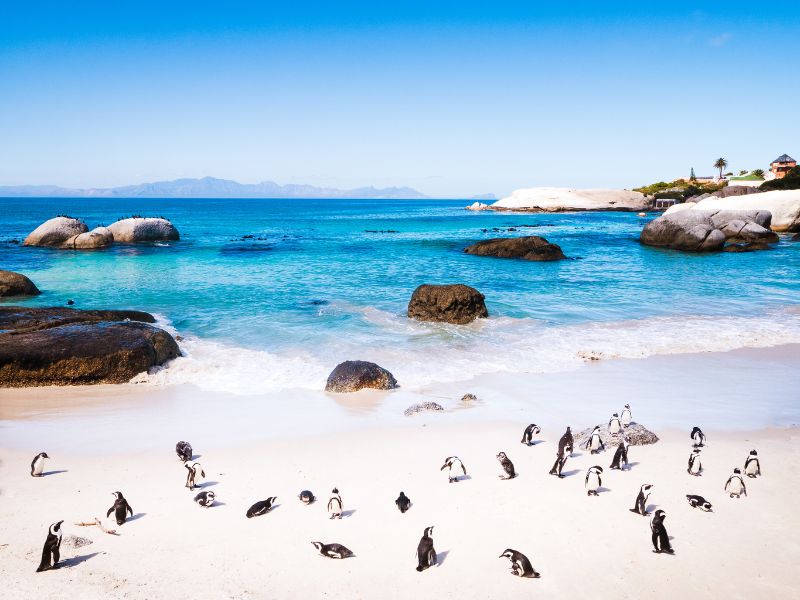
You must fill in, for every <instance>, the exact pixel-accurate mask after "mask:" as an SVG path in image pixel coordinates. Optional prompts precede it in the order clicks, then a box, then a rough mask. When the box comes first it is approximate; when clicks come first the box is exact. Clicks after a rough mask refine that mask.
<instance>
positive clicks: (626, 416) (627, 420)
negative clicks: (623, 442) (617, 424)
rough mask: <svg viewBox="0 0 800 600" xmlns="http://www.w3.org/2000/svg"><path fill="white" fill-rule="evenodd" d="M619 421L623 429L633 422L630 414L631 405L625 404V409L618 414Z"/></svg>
mask: <svg viewBox="0 0 800 600" xmlns="http://www.w3.org/2000/svg"><path fill="white" fill-rule="evenodd" d="M619 420H620V421H621V422H622V425H623V426H624V427H627V426H628V425H630V424H631V422H632V421H633V415H632V414H631V405H630V404H626V405H625V408H623V409H622V412H621V413H619Z"/></svg>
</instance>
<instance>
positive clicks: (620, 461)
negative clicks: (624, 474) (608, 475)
mask: <svg viewBox="0 0 800 600" xmlns="http://www.w3.org/2000/svg"><path fill="white" fill-rule="evenodd" d="M629 446H630V444H628V440H626V439H625V438H622V441H621V442H620V443H619V445H618V446H617V450H616V452H614V459H613V460H612V461H611V467H610V468H611V469H619V470H622V466H623V465H624V466H626V467H627V466H628V447H629Z"/></svg>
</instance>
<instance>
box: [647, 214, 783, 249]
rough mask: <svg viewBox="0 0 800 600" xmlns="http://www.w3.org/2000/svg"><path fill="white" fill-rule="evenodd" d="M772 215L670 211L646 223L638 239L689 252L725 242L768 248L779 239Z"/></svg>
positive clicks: (718, 245) (719, 247) (718, 246)
mask: <svg viewBox="0 0 800 600" xmlns="http://www.w3.org/2000/svg"><path fill="white" fill-rule="evenodd" d="M770 218H771V215H770V213H769V212H767V211H734V210H720V211H703V210H697V209H681V210H677V211H667V212H666V213H664V214H663V215H662V216H661V217H658V218H657V219H654V220H652V221H650V222H649V223H648V224H647V225H645V227H644V229H643V230H642V233H641V236H640V238H639V239H640V241H641V242H642V243H643V244H645V245H647V246H660V247H664V248H671V249H673V250H685V251H690V252H703V251H714V250H722V249H723V248H724V247H725V246H726V244H754V246H753V248H752V249H757V248H761V247H767V248H768V247H769V246H768V244H774V243H776V242H777V241H778V236H777V235H776V234H775V233H774V232H772V231H771V230H770V229H769V226H770Z"/></svg>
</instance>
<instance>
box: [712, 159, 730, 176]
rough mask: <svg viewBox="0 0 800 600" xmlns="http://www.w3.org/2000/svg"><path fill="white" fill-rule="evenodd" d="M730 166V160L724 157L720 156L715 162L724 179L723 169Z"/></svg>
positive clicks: (715, 166)
mask: <svg viewBox="0 0 800 600" xmlns="http://www.w3.org/2000/svg"><path fill="white" fill-rule="evenodd" d="M727 166H728V161H727V160H725V159H724V158H718V159H717V162H715V163H714V168H715V169H719V178H720V179H722V169H724V168H725V167H727Z"/></svg>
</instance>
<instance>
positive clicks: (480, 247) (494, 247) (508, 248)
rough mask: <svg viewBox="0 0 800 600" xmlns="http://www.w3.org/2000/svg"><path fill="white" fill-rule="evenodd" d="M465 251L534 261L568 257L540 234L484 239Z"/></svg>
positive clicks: (480, 254)
mask: <svg viewBox="0 0 800 600" xmlns="http://www.w3.org/2000/svg"><path fill="white" fill-rule="evenodd" d="M464 252H466V253H467V254H475V255H477V256H493V257H496V258H519V259H522V260H534V261H546V260H564V259H566V258H567V257H566V256H564V253H563V252H562V251H561V248H560V247H559V246H558V245H557V244H551V243H550V242H548V241H547V240H546V239H544V238H543V237H539V236H538V235H526V236H522V237H515V238H493V239H491V240H483V241H480V242H476V243H474V244H472V245H471V246H467V247H466V248H464Z"/></svg>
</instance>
